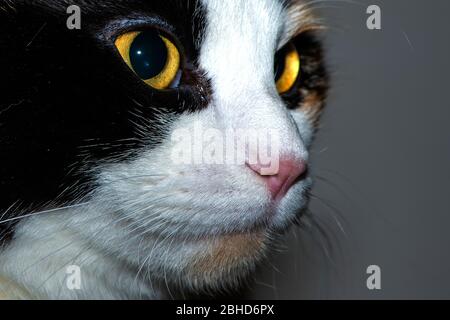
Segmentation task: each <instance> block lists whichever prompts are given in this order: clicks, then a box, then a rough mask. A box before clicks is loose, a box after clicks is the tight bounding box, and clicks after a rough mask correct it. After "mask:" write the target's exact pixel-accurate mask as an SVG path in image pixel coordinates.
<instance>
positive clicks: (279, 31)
mask: <svg viewBox="0 0 450 320" xmlns="http://www.w3.org/2000/svg"><path fill="white" fill-rule="evenodd" d="M71 4H73V3H72V1H65V0H46V1H44V0H42V1H27V0H23V1H21V0H17V1H15V0H6V1H5V0H3V1H0V30H1V31H0V32H1V35H0V70H1V74H0V76H1V77H2V79H3V81H2V82H3V87H2V93H1V95H0V194H1V196H0V217H1V218H0V241H1V249H0V250H1V251H0V276H1V277H0V278H1V279H3V280H1V281H0V285H3V297H5V296H6V297H12V298H14V297H27V298H51V299H58V298H69V299H83V298H87V299H90V298H110V299H116V298H117V299H126V298H152V299H158V298H168V297H171V296H176V295H178V294H180V293H181V294H182V295H183V294H188V293H201V292H209V293H212V294H214V293H217V292H220V291H221V290H224V289H228V288H236V287H239V286H240V285H241V284H242V283H243V281H244V280H245V279H247V278H248V277H249V275H250V274H251V273H252V272H253V270H254V268H255V267H256V266H257V264H258V263H259V262H260V261H261V260H262V259H263V258H264V257H265V256H266V254H267V252H268V251H269V249H270V246H271V244H272V243H273V242H274V241H276V240H277V239H278V238H279V237H280V235H281V234H282V233H283V231H285V230H286V228H288V227H289V225H290V224H291V222H292V221H293V220H295V219H296V218H297V217H298V214H299V212H301V210H302V208H304V206H305V205H306V204H307V196H306V194H305V191H306V190H307V189H308V188H309V187H310V184H311V181H310V179H309V178H304V179H301V180H300V181H298V182H297V183H296V185H295V186H293V188H292V189H291V190H290V191H289V193H288V194H287V196H286V197H285V198H284V199H283V200H282V201H281V203H280V204H279V205H278V206H277V207H276V208H272V207H271V203H270V201H269V197H268V194H267V190H266V189H265V186H264V184H263V183H262V182H261V181H259V180H258V179H256V177H255V175H254V173H252V172H250V170H248V168H246V167H245V166H237V165H236V166H232V165H228V166H224V165H222V166H219V165H217V166H211V165H209V166H205V165H189V166H188V165H175V164H173V163H171V162H170V152H171V148H172V146H173V142H172V141H171V139H170V135H171V133H172V132H173V131H174V130H175V129H177V128H184V127H190V126H192V125H193V124H195V123H197V124H198V123H201V124H203V125H204V126H205V127H213V128H218V129H220V130H225V129H226V128H230V127H231V128H260V127H263V128H277V129H278V130H279V132H280V134H281V137H282V141H283V144H282V150H281V151H282V153H286V154H293V155H295V156H296V157H298V158H301V159H304V160H307V159H308V147H309V146H310V144H311V141H312V138H313V133H314V129H315V123H316V121H317V119H318V115H319V113H320V110H321V109H322V107H323V105H324V100H325V95H326V89H327V75H326V72H325V68H324V63H323V60H322V53H321V47H320V44H319V42H318V41H316V40H315V37H314V36H313V35H312V32H313V31H314V30H315V29H317V28H319V25H318V23H317V21H316V19H315V18H314V16H313V15H312V14H311V12H310V11H309V10H308V6H307V3H306V2H305V1H301V0H287V1H284V0H230V1H223V0H183V1H179V0H164V1H144V0H135V1H133V0H123V1H116V0H100V1H89V0H79V1H77V3H76V4H77V5H79V6H80V7H81V10H82V28H81V30H68V29H67V28H66V19H67V17H68V15H67V13H66V8H67V7H68V6H69V5H71ZM143 25H156V26H157V27H158V28H162V29H164V30H165V31H166V32H167V33H170V34H171V35H173V37H174V38H175V39H177V40H178V42H179V43H178V45H179V46H180V48H182V50H181V51H182V54H183V56H184V57H185V65H184V69H183V77H182V86H181V87H180V88H178V89H175V90H171V91H167V92H158V91H156V90H153V89H151V88H149V87H148V86H147V85H146V84H144V83H143V82H142V81H141V80H140V79H138V78H137V77H136V75H135V74H134V73H132V72H130V70H129V69H128V67H127V66H126V65H125V64H124V63H123V61H122V60H121V58H120V56H119V55H118V53H117V50H115V48H114V42H113V39H114V36H115V35H116V34H117V33H118V32H119V31H123V30H124V29H130V30H132V29H133V28H137V27H140V26H143ZM291 40H292V41H294V42H295V43H296V45H297V47H298V48H299V51H300V54H301V55H302V78H301V82H300V84H299V85H298V90H295V92H291V93H289V94H287V95H283V96H280V95H279V94H278V93H277V91H276V88H275V84H274V78H273V64H274V55H275V53H276V51H277V50H278V49H280V48H282V47H283V45H284V44H286V43H287V42H288V41H291ZM61 207H66V208H65V209H61ZM268 212H270V214H269V213H268ZM71 265H75V266H79V267H80V270H81V279H82V280H81V281H82V282H81V289H80V290H71V289H70V288H68V286H67V283H66V281H67V276H68V274H67V272H66V271H67V267H68V266H71ZM14 292H21V294H22V293H23V292H25V293H24V294H22V295H16V294H14ZM8 293H9V294H8Z"/></svg>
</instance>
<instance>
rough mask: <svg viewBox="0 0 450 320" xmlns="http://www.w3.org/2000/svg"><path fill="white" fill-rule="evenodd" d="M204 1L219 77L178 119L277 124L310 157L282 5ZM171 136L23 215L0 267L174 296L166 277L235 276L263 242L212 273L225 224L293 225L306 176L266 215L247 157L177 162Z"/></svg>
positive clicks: (288, 148)
mask: <svg viewBox="0 0 450 320" xmlns="http://www.w3.org/2000/svg"><path fill="white" fill-rule="evenodd" d="M203 2H204V5H205V6H206V8H207V29H206V36H205V39H204V42H203V46H202V50H201V55H200V66H201V67H202V69H203V70H205V72H206V74H207V76H208V77H209V78H210V79H211V80H212V86H213V92H214V95H213V101H212V102H211V104H210V105H209V106H208V108H206V109H205V110H204V111H201V112H198V113H196V114H193V115H186V116H183V117H181V118H180V119H179V120H178V121H177V122H175V123H174V124H173V127H172V130H176V129H177V128H184V127H189V126H191V125H192V124H193V123H195V122H200V123H203V124H204V125H205V127H214V128H216V129H219V130H226V129H227V128H261V127H264V128H274V129H277V130H278V131H279V133H280V135H281V139H282V141H283V144H282V146H283V148H282V150H281V151H282V153H284V154H290V155H294V156H295V157H296V158H299V159H304V160H307V159H308V151H307V147H308V145H309V143H310V141H311V135H312V128H311V124H310V123H309V122H308V120H307V118H306V117H305V116H304V115H303V114H302V113H300V112H298V111H297V112H290V111H288V109H287V108H286V107H285V105H284V103H283V101H282V99H281V98H280V97H279V95H278V94H277V92H276V88H275V84H274V80H273V65H274V53H275V52H276V50H277V48H278V47H279V46H280V41H281V40H280V39H281V38H280V37H282V36H283V35H284V34H285V32H286V30H285V26H286V25H287V23H288V20H287V14H286V11H285V9H284V8H283V6H282V5H281V3H280V2H278V1H274V0H234V1H223V0H204V1H203ZM144 129H145V128H144ZM172 147H173V143H172V142H171V141H170V140H167V141H165V142H164V143H163V144H162V145H160V146H158V147H157V148H156V149H150V148H149V149H148V150H147V151H145V152H142V154H141V155H140V156H139V158H137V159H135V160H133V161H129V162H123V163H120V164H115V165H109V166H104V167H99V168H97V169H96V172H97V177H98V181H99V184H100V187H99V188H98V189H97V190H96V191H95V192H94V194H93V195H92V199H91V201H90V203H89V204H86V205H84V206H81V207H78V208H72V209H70V208H69V209H66V210H61V211H59V212H56V213H50V214H44V215H36V216H35V217H33V218H30V219H27V220H24V222H22V223H21V224H19V228H18V230H17V232H16V235H15V240H14V241H13V242H12V244H11V245H9V246H8V247H7V248H6V250H5V251H4V252H2V253H1V254H0V274H3V275H4V276H6V277H7V278H9V279H11V280H12V281H14V282H15V283H17V284H19V285H21V286H23V287H25V288H26V289H28V290H29V291H30V292H31V293H32V294H33V295H34V296H35V297H37V298H41V297H42V298H106V299H114V298H139V297H142V298H167V297H169V296H170V294H171V292H169V291H168V290H167V289H166V287H171V286H173V285H179V286H180V287H182V288H192V289H194V290H201V289H205V288H206V289H220V288H224V287H229V286H234V285H236V284H237V282H239V281H240V280H241V279H242V278H245V277H246V276H247V275H248V274H249V273H250V272H251V271H252V270H253V268H254V267H255V265H256V264H257V262H259V261H260V259H262V258H263V256H264V255H265V253H266V246H263V245H262V246H261V250H260V251H257V252H255V253H251V254H250V255H249V256H248V257H246V258H243V259H236V260H237V261H230V262H229V264H226V265H224V266H223V268H217V269H215V270H211V271H209V272H207V273H205V274H198V273H197V272H196V271H195V270H193V268H194V267H193V266H195V265H196V263H197V262H199V261H202V259H206V258H207V257H208V255H211V254H212V252H213V251H214V248H216V247H217V246H218V245H220V243H221V241H223V236H224V235H227V234H233V233H234V234H246V233H249V232H253V231H258V232H261V233H262V235H263V237H264V239H265V241H269V240H270V235H271V233H270V231H268V230H269V229H283V228H285V227H287V226H288V225H289V223H290V220H291V219H292V218H293V216H294V214H295V212H296V211H298V210H299V209H300V208H302V207H303V206H304V205H305V199H304V198H303V196H302V195H301V193H302V190H304V189H305V188H306V187H307V186H308V185H309V181H302V182H300V183H298V184H297V185H295V186H294V187H293V188H292V189H291V190H290V191H289V193H288V195H287V196H286V197H285V198H284V199H283V201H282V202H281V203H280V205H279V207H278V208H277V209H276V211H275V212H272V213H270V214H269V213H268V212H269V208H270V201H269V194H268V191H267V190H266V188H265V185H264V184H263V183H262V182H261V181H260V180H259V179H257V177H256V176H255V174H254V173H253V172H251V171H250V170H249V169H248V168H247V167H245V166H239V165H208V166H206V165H175V164H173V163H171V162H170V161H169V160H168V159H170V156H171V148H172ZM68 265H78V266H80V267H81V271H82V279H83V280H82V289H81V290H74V291H71V290H69V289H67V287H66V286H65V279H66V272H65V271H66V267H67V266H68ZM167 285H169V286H167Z"/></svg>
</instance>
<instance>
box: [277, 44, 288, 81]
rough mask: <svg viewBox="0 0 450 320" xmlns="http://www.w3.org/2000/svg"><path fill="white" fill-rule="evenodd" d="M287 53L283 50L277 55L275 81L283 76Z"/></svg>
mask: <svg viewBox="0 0 450 320" xmlns="http://www.w3.org/2000/svg"><path fill="white" fill-rule="evenodd" d="M285 54H286V53H285V52H284V50H281V51H280V52H278V53H277V54H276V56H275V65H274V71H275V82H276V81H278V80H279V79H280V78H281V75H282V74H283V71H284V68H285V67H286V66H285V64H286V59H285Z"/></svg>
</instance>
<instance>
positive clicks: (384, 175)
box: [251, 0, 450, 299]
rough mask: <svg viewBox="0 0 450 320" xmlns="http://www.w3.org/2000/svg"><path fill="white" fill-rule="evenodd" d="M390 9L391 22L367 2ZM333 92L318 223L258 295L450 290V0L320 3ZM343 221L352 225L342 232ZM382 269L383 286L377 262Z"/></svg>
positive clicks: (310, 224)
mask: <svg viewBox="0 0 450 320" xmlns="http://www.w3.org/2000/svg"><path fill="white" fill-rule="evenodd" d="M369 4H378V5H379V6H380V7H381V9H382V30H381V31H370V30H368V29H367V28H366V19H367V14H366V8H367V6H368V5H369ZM314 6H316V7H322V11H323V13H324V15H325V16H326V18H327V21H328V25H329V26H330V30H329V31H328V32H327V39H326V42H327V48H328V58H329V64H330V69H331V71H332V74H333V88H332V91H331V96H330V99H329V104H328V107H327V110H326V112H325V114H324V117H323V119H322V120H323V121H322V123H321V124H322V125H321V131H320V133H319V135H318V137H317V140H316V143H315V145H314V148H313V151H312V155H313V173H314V175H315V176H316V177H317V176H318V177H320V178H319V179H318V180H317V182H316V186H315V188H314V191H313V193H314V194H315V195H316V196H318V197H319V198H320V199H321V200H318V199H314V200H313V201H312V204H311V212H312V213H313V217H314V218H313V219H305V226H303V227H302V228H301V229H298V230H297V231H296V232H295V234H294V233H293V234H291V235H290V237H289V241H288V244H286V248H284V250H282V252H281V253H278V254H276V255H275V256H274V257H273V258H272V259H271V264H267V266H265V267H264V268H263V270H261V272H260V274H259V275H258V276H257V284H256V286H255V288H254V290H253V293H252V295H251V297H252V298H263V299H264V298H267V299H272V298H273V299H347V298H353V299H380V298H387V299H417V298H424V299H429V298H450V254H449V246H450V210H449V208H450V193H449V183H450V168H449V164H450V125H449V121H450V108H449V107H450V106H449V102H448V100H449V98H448V94H449V92H450V88H449V81H448V79H449V77H450V62H449V59H450V43H449V32H450V22H449V21H450V1H448V0H432V1H425V0H416V1H415V0H389V1H362V0H360V1H328V0H325V1H315V5H314ZM342 229H343V230H342ZM372 264H375V265H379V266H380V267H381V272H382V279H381V281H382V289H381V290H379V291H369V290H368V289H367V287H366V279H367V275H366V268H367V267H368V266H369V265H372Z"/></svg>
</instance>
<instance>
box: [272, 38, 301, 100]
mask: <svg viewBox="0 0 450 320" xmlns="http://www.w3.org/2000/svg"><path fill="white" fill-rule="evenodd" d="M299 77H300V54H299V53H298V51H297V48H296V47H295V45H294V44H292V43H291V44H289V45H287V47H286V48H284V49H282V50H281V51H280V52H279V53H277V55H276V57H275V81H276V85H277V90H278V93H280V94H282V93H286V92H288V91H289V90H291V89H292V87H293V86H294V85H295V83H296V82H297V79H298V78H299Z"/></svg>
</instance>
